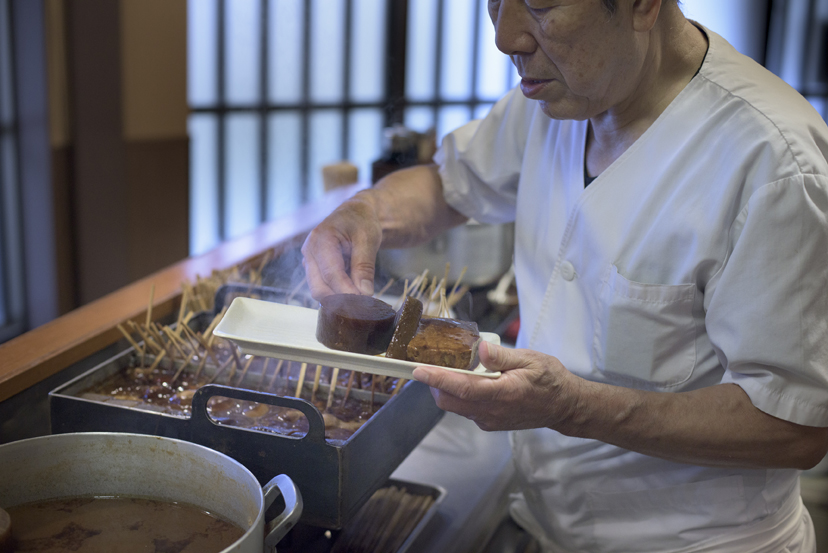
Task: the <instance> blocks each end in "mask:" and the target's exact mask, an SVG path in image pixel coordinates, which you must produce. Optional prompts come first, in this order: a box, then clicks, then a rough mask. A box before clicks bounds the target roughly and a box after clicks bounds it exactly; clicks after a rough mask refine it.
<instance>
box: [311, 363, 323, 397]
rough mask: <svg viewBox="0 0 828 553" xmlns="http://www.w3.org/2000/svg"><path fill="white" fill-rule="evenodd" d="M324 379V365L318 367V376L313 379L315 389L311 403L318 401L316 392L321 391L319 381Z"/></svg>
mask: <svg viewBox="0 0 828 553" xmlns="http://www.w3.org/2000/svg"><path fill="white" fill-rule="evenodd" d="M321 377H322V365H317V366H316V374H315V375H314V377H313V389H312V390H311V403H314V402H315V401H316V392H317V390H319V379H320V378H321Z"/></svg>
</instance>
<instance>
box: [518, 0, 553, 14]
mask: <svg viewBox="0 0 828 553" xmlns="http://www.w3.org/2000/svg"><path fill="white" fill-rule="evenodd" d="M524 4H525V5H526V7H527V8H529V10H530V11H532V12H533V13H536V14H540V13H544V12H547V11H549V10H551V9H552V7H551V6H550V5H549V2H544V1H541V0H524Z"/></svg>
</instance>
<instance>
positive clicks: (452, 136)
mask: <svg viewBox="0 0 828 553" xmlns="http://www.w3.org/2000/svg"><path fill="white" fill-rule="evenodd" d="M532 104H533V103H531V104H530V103H529V101H528V100H526V98H524V97H523V95H522V94H521V93H520V91H519V90H518V89H513V90H511V91H510V92H509V93H508V94H507V95H506V96H504V97H503V98H502V99H501V100H500V101H499V102H497V104H495V105H494V107H493V108H492V110H491V111H490V112H489V114H488V115H487V116H486V117H485V118H484V119H480V120H475V121H472V122H470V123H467V124H466V125H464V126H462V127H460V128H459V129H457V130H455V131H453V132H451V133H449V134H447V135H446V136H445V138H443V142H442V145H441V147H440V149H439V150H438V151H437V153H436V154H435V156H434V161H435V163H437V164H438V165H439V167H440V177H441V178H442V181H443V195H444V196H445V199H446V201H447V202H448V203H449V205H451V206H452V207H454V208H455V209H456V210H457V211H459V212H460V213H462V214H463V215H466V216H467V217H470V218H472V219H474V220H476V221H478V222H481V223H505V222H510V221H514V220H515V204H516V201H517V188H518V181H519V178H520V171H521V166H522V164H523V152H524V149H525V145H526V136H527V134H528V131H529V126H530V124H531V118H532V117H533V113H534V112H535V110H536V107H535V106H534V105H532Z"/></svg>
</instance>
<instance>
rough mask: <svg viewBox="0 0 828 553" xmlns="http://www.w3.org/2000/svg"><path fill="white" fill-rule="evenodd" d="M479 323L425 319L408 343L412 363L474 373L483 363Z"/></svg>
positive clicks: (435, 318) (409, 358) (409, 357)
mask: <svg viewBox="0 0 828 553" xmlns="http://www.w3.org/2000/svg"><path fill="white" fill-rule="evenodd" d="M479 345H480V332H478V330H477V323H473V322H469V321H457V320H455V319H441V318H437V317H434V318H422V319H420V325H419V328H418V329H417V333H416V334H415V335H414V337H413V338H412V339H411V341H410V342H409V343H408V360H409V361H414V362H415V363H427V364H429V365H440V366H442V367H452V368H455V369H467V370H471V369H474V368H475V367H477V365H478V363H479V362H480V359H479V357H478V355H477V348H478V346H479Z"/></svg>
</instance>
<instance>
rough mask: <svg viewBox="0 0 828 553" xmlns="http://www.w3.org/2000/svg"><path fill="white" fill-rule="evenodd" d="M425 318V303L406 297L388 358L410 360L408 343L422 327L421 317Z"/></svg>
mask: <svg viewBox="0 0 828 553" xmlns="http://www.w3.org/2000/svg"><path fill="white" fill-rule="evenodd" d="M422 316H423V302H421V301H420V300H418V299H417V298H412V297H411V296H406V298H405V300H404V301H403V304H402V307H400V309H399V311H397V318H396V322H395V329H394V335H393V336H392V337H391V343H390V344H388V350H387V351H386V352H385V356H386V357H390V358H391V359H402V360H403V361H405V360H406V359H408V343H409V342H410V341H411V338H413V337H414V334H416V332H417V328H418V327H419V325H420V317H422Z"/></svg>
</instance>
